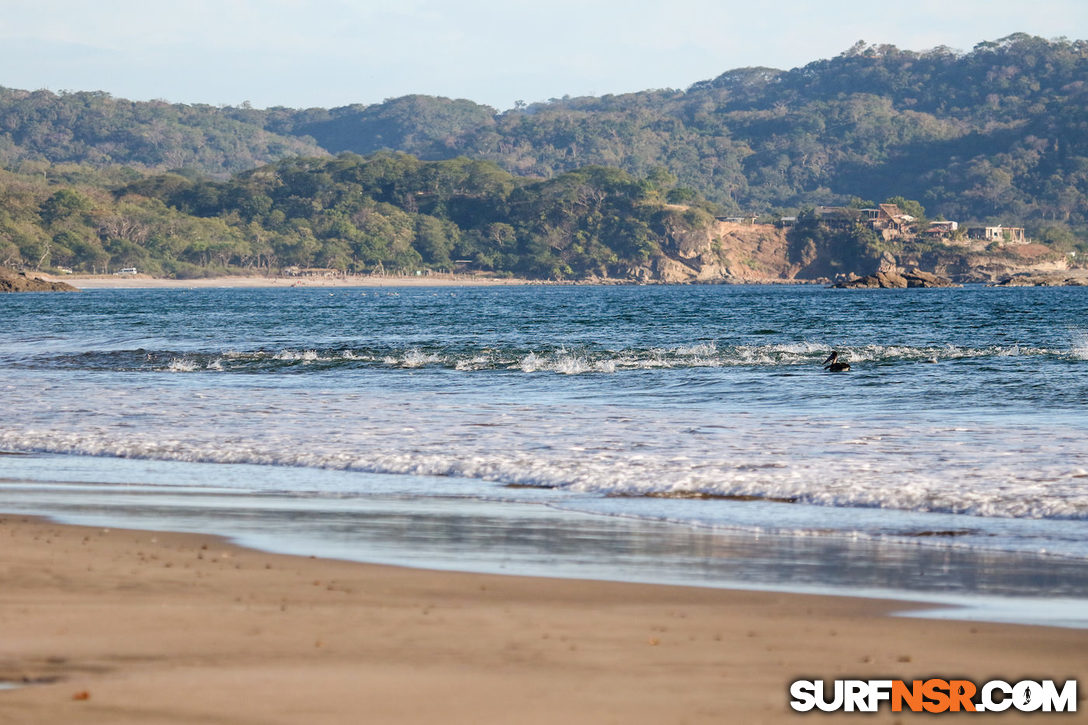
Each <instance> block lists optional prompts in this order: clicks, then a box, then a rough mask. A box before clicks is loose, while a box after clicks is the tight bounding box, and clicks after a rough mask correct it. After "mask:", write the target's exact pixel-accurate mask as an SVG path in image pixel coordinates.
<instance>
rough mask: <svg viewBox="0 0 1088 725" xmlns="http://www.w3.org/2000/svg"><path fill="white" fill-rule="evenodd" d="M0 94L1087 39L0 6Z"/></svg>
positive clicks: (559, 1)
mask: <svg viewBox="0 0 1088 725" xmlns="http://www.w3.org/2000/svg"><path fill="white" fill-rule="evenodd" d="M0 9H2V11H3V12H2V13H0V68H2V69H3V71H2V73H0V86H6V87H8V88H25V89H30V90H35V89H38V88H48V89H50V90H54V91H58V90H103V91H107V92H109V93H111V94H113V95H115V96H119V97H123V98H131V99H134V100H148V99H152V98H161V99H165V100H168V101H171V102H180V103H210V104H215V105H218V104H229V105H237V104H240V103H242V102H244V101H249V102H251V103H252V104H253V105H254V106H257V107H262V108H263V107H268V106H275V105H283V106H292V107H308V106H323V107H332V106H341V105H346V104H349V103H377V102H380V101H382V100H384V99H386V98H393V97H396V96H402V95H406V94H409V93H425V94H430V95H441V96H448V97H453V98H469V99H471V100H474V101H477V102H479V103H486V104H488V105H491V106H494V107H496V108H497V109H499V110H504V109H507V108H510V107H511V106H513V105H514V102H515V101H517V100H524V101H526V102H530V103H531V102H533V101H541V100H547V99H548V98H553V97H560V96H563V95H572V96H579V95H602V94H605V93H623V92H627V91H637V90H644V89H647V88H686V87H687V86H689V85H691V84H692V83H694V82H696V81H700V80H705V79H708V78H713V77H715V76H717V75H719V74H720V73H722V72H724V71H726V70H730V69H732V68H738V67H743V66H751V65H765V66H773V67H778V68H792V67H796V66H799V65H804V64H805V63H807V62H809V61H811V60H816V59H818V58H827V57H831V56H834V55H837V54H839V53H841V52H842V51H843V50H845V49H846V48H848V47H850V46H851V45H853V43H854V42H855V41H857V40H866V41H868V42H874V43H892V44H895V45H898V46H899V47H901V48H909V49H912V50H925V49H928V48H932V47H934V46H937V45H947V46H950V47H952V48H955V49H958V50H964V51H966V50H970V49H971V48H972V47H973V46H974V45H975V44H976V43H978V42H979V41H982V40H995V39H997V38H1000V37H1003V36H1006V35H1009V34H1011V33H1014V32H1027V33H1031V34H1033V35H1041V36H1043V37H1047V38H1052V37H1058V36H1065V37H1068V38H1071V39H1077V38H1088V2H1085V0H1034V1H1033V2H1023V0H1017V1H1016V2H1013V1H1012V0H988V1H982V0H912V1H911V2H898V3H884V2H878V1H874V0H868V1H867V2H858V1H856V0H823V1H822V2H808V1H802V0H765V1H764V2H762V3H756V2H751V0H748V1H747V2H735V1H734V0H717V1H715V0H670V2H661V0H656V1H655V2H649V1H648V0H598V1H594V0H540V1H537V2H525V1H523V0H447V1H445V2H443V1H441V0H392V1H389V2H385V1H383V2H377V1H373V0H184V2H177V1H176V0H169V1H168V2H164V1H161V0H100V1H99V2H86V0H78V1H76V0H3V3H2V5H0Z"/></svg>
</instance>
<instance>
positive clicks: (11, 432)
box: [0, 285, 1088, 620]
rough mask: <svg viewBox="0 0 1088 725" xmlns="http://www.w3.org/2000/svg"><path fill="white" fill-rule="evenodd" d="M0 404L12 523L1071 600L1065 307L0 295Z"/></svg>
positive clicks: (1074, 590) (648, 291) (1085, 366)
mask: <svg viewBox="0 0 1088 725" xmlns="http://www.w3.org/2000/svg"><path fill="white" fill-rule="evenodd" d="M832 350H835V351H838V352H839V355H840V360H845V361H846V362H849V363H850V365H851V370H850V372H848V373H838V374H834V373H828V372H825V371H824V370H823V368H822V362H823V361H824V359H825V358H826V357H827V356H828V355H829V353H830V352H831V351H832ZM0 396H2V397H0V400H2V401H3V415H2V416H0V449H2V450H3V451H4V452H5V453H6V454H8V455H3V456H0V479H3V483H0V510H3V511H9V512H12V511H24V512H28V513H39V514H45V515H50V516H54V517H57V518H59V519H61V520H70V521H75V522H83V523H87V522H93V523H96V524H102V525H116V526H123V525H134V526H145V527H148V528H155V527H159V528H176V529H184V530H202V531H209V532H212V533H222V534H224V535H228V536H233V537H235V538H238V539H239V540H242V541H243V542H245V543H252V544H255V545H259V546H264V547H265V548H273V549H277V550H283V551H292V552H295V553H318V554H323V555H334V556H341V557H343V558H354V559H360V560H367V561H381V562H387V563H399V564H410V565H420V566H441V567H447V568H463V569H476V570H496V571H498V570H501V571H508V572H510V573H530V574H557V575H563V576H568V575H569V576H594V577H599V578H626V579H640V580H648V581H675V582H682V583H697V584H703V585H711V586H750V587H772V588H787V589H791V590H798V591H801V590H806V591H807V590H817V591H843V592H846V593H873V592H876V593H881V592H892V593H896V595H903V594H904V593H909V594H910V595H911V596H915V597H923V598H924V597H926V596H930V595H935V594H938V593H941V592H944V593H945V595H947V594H948V593H950V592H951V593H958V594H963V595H972V596H973V595H976V594H977V595H986V596H997V595H1000V596H1004V597H1012V598H1020V597H1026V598H1029V599H1031V601H1032V602H1033V603H1032V604H1031V605H1030V607H1028V609H1035V610H1040V611H1041V609H1042V608H1044V607H1043V605H1042V604H1041V601H1043V600H1046V601H1050V602H1057V601H1067V600H1068V601H1071V602H1074V605H1073V606H1074V608H1076V607H1079V605H1080V603H1081V601H1082V600H1083V599H1084V598H1085V597H1088V414H1086V410H1085V407H1086V405H1088V290H1086V289H1084V288H1014V289H998V288H987V287H966V288H957V289H939V290H830V289H824V288H822V287H817V286H615V287H608V286H563V285H540V286H536V285H526V286H510V287H434V288H428V287H403V288H396V287H370V288H292V289H155V290H92V291H87V292H84V293H80V294H22V295H9V296H6V297H3V298H0ZM946 598H947V597H946ZM1085 611H1088V609H1086V610H1085ZM1013 618H1018V619H1021V620H1023V619H1029V618H1030V617H1028V616H1027V615H1025V614H1024V609H1023V608H1021V611H1020V612H1019V614H1016V615H1014V616H1013ZM1059 618H1060V619H1063V620H1072V619H1076V617H1071V616H1070V609H1069V608H1068V607H1066V608H1065V609H1064V610H1063V614H1062V615H1061V616H1060V617H1059Z"/></svg>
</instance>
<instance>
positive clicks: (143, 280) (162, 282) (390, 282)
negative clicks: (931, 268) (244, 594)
mask: <svg viewBox="0 0 1088 725" xmlns="http://www.w3.org/2000/svg"><path fill="white" fill-rule="evenodd" d="M37 276H38V277H40V278H41V279H43V280H45V281H47V282H64V283H67V284H70V285H72V286H73V287H76V288H77V289H79V290H88V289H198V288H199V289H266V288H284V287H287V288H291V287H296V288H297V287H307V288H309V287H316V288H325V287H328V288H338V287H526V286H553V287H554V286H559V287H617V286H631V287H637V286H664V285H667V284H669V283H666V282H660V281H646V282H641V281H638V280H634V279H603V278H602V279H592V280H546V279H526V278H522V277H484V276H480V275H473V274H431V275H427V276H414V275H411V276H387V277H376V276H372V275H341V276H330V277H319V276H302V277H288V276H282V275H281V276H272V277H266V276H243V275H237V276H235V275H226V276H222V277H199V278H195V279H169V278H166V277H151V276H150V275H146V274H137V275H126V276H119V275H113V274H110V275H102V274H100V275H83V274H76V275H51V274H45V273H40V274H38V275H37ZM680 284H696V285H731V286H751V285H800V286H805V285H826V284H828V280H822V279H816V280H808V279H778V278H771V279H761V280H733V281H730V280H718V281H712V282H687V283H680Z"/></svg>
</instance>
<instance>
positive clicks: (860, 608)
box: [0, 516, 1088, 725]
mask: <svg viewBox="0 0 1088 725" xmlns="http://www.w3.org/2000/svg"><path fill="white" fill-rule="evenodd" d="M0 552H2V554H0V680H8V681H23V680H24V678H25V679H26V680H28V681H31V682H37V683H38V684H31V685H28V686H25V687H21V688H18V689H14V690H10V691H0V722H3V723H111V724H127V723H140V724H142V725H146V724H148V723H253V724H257V723H306V724H310V723H352V724H353V725H354V724H356V723H561V724H562V725H575V724H577V723H593V724H594V725H597V724H599V723H624V724H629V723H654V724H655V725H656V724H658V723H760V722H767V723H773V722H781V721H783V720H791V719H793V718H795V717H799V718H809V719H812V718H815V719H816V720H821V721H824V720H826V719H827V718H826V717H820V716H818V715H796V714H793V713H792V712H791V711H790V710H789V709H788V696H787V688H788V683H789V682H790V681H791V680H793V679H795V678H797V677H799V676H809V677H816V678H827V679H834V678H836V677H844V676H860V677H865V678H868V677H891V678H900V677H902V678H906V679H911V678H915V677H922V678H925V677H929V676H933V675H945V676H952V675H955V676H965V677H967V678H969V679H972V680H975V681H980V680H987V679H990V678H993V677H1001V678H1003V679H1006V680H1010V681H1015V680H1017V679H1021V678H1026V677H1034V678H1041V677H1054V678H1063V679H1064V678H1068V677H1074V676H1080V677H1082V678H1083V676H1084V675H1086V674H1088V666H1086V665H1088V632H1085V631H1078V630H1061V629H1051V628H1045V627H1027V626H1013V625H998V624H981V623H978V624H976V623H961V622H949V621H925V620H915V619H901V618H891V617H888V616H887V613H888V611H889V610H890V609H892V608H900V609H901V608H902V607H903V605H897V604H895V603H890V602H882V601H871V600H864V599H852V598H838V597H819V596H804V595H790V594H776V593H759V592H743V591H721V590H711V589H695V588H684V587H665V586H646V585H634V584H616V583H603V582H590V581H568V580H550V579H533V578H521V577H501V576H483V575H474V574H456V573H442V572H433V571H422V570H412V569H401V568H395V567H382V566H371V565H362V564H355V563H348V562H340V561H327V560H319V559H308V558H299V557H289V556H276V555H271V554H265V553H261V552H259V551H253V550H247V549H242V548H238V547H235V546H232V545H229V544H227V543H225V542H224V541H223V540H221V539H217V538H214V537H207V536H192V535H181V534H170V533H152V532H143V531H124V530H117V529H113V530H109V529H99V528H84V527H75V526H61V525H57V524H53V523H50V522H47V521H38V520H35V519H27V518H24V517H21V516H0ZM1082 684H1083V680H1082ZM1083 697H1084V695H1083V693H1082V694H1081V698H1082V699H1081V703H1080V708H1079V709H1080V710H1081V712H1080V713H1078V714H1077V715H1075V716H1073V717H1072V718H1071V717H1069V716H1060V715H1059V716H1056V719H1057V720H1059V721H1061V722H1071V721H1076V720H1081V721H1082V720H1083V717H1084V713H1083V711H1084V709H1085V705H1084V701H1083ZM928 717H932V716H928ZM1042 717H1047V715H1042ZM1050 717H1054V716H1050ZM837 719H850V720H854V721H861V722H867V723H872V722H895V721H899V720H901V719H911V717H910V716H904V715H902V714H893V713H891V712H888V711H887V710H886V709H885V710H884V711H882V712H881V713H879V714H877V715H876V716H873V715H858V714H854V715H841V716H839V717H838V718H837ZM1004 719H1006V720H1009V721H1016V719H1017V718H1016V717H1013V718H1011V719H1008V718H1004Z"/></svg>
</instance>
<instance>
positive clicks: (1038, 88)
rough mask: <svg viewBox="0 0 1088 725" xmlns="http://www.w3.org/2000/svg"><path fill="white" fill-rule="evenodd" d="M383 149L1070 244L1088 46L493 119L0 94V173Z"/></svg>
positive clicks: (890, 64)
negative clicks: (614, 174)
mask: <svg viewBox="0 0 1088 725" xmlns="http://www.w3.org/2000/svg"><path fill="white" fill-rule="evenodd" d="M315 144H316V145H315ZM381 149H391V150H399V151H404V152H406V153H410V154H412V155H414V156H417V157H419V158H422V159H426V160H437V159H450V158H455V157H458V156H467V157H470V158H476V159H485V160H490V161H494V162H495V163H497V164H498V165H500V166H501V167H502V168H504V169H506V170H507V171H509V172H511V173H513V174H517V175H529V176H541V177H550V176H555V175H556V174H559V173H562V172H564V171H569V170H572V169H576V168H580V167H583V166H587V165H603V166H615V167H618V168H622V169H624V170H625V171H627V172H628V173H631V174H634V175H636V176H646V175H648V174H649V173H650V172H651V171H652V170H654V169H655V168H658V167H660V168H664V169H665V170H667V171H668V172H669V173H671V174H673V175H675V176H676V177H677V178H678V179H679V181H680V186H681V187H688V188H690V189H692V190H693V191H695V192H697V193H698V194H700V195H703V196H705V197H706V198H708V199H710V200H713V201H716V202H719V203H721V204H722V205H724V206H723V208H724V209H725V210H726V211H733V212H737V213H740V212H746V213H747V212H751V213H762V212H777V211H791V212H792V211H798V210H800V209H803V208H805V207H809V206H813V205H815V204H821V203H822V204H833V203H845V202H848V201H849V200H850V199H851V198H854V197H860V198H863V199H870V200H872V199H880V198H884V197H887V196H892V195H903V196H906V197H909V198H914V199H918V200H919V201H921V202H922V203H923V204H924V205H925V206H926V208H927V209H928V210H929V212H930V214H931V215H933V216H936V215H943V216H945V217H948V218H950V219H960V220H970V221H992V222H999V221H1000V222H1004V223H1007V224H1008V223H1015V224H1026V225H1028V226H1029V228H1034V229H1038V228H1040V227H1042V226H1048V225H1049V226H1052V225H1055V224H1056V225H1059V226H1060V225H1070V226H1072V227H1073V228H1075V229H1077V230H1079V231H1081V232H1083V231H1084V230H1085V228H1086V227H1088V42H1086V41H1079V40H1078V41H1066V40H1053V41H1048V40H1044V39H1041V38H1036V37H1031V36H1028V35H1024V34H1016V35H1012V36H1009V37H1007V38H1004V39H1002V40H999V41H995V42H984V43H980V44H979V45H978V46H976V47H975V48H974V49H973V50H972V51H971V52H969V53H965V54H959V53H955V52H953V51H951V50H949V49H946V48H938V49H935V50H930V51H926V52H914V51H908V50H900V49H897V48H895V47H892V46H870V45H865V44H863V43H859V44H858V45H856V46H855V47H854V48H851V49H849V50H848V51H846V52H844V53H843V54H841V55H839V56H838V57H835V58H832V59H829V60H820V61H815V62H813V63H810V64H808V65H806V66H804V67H801V68H795V69H793V70H787V71H782V70H775V69H770V68H746V69H739V70H733V71H729V72H727V73H724V74H722V75H721V76H719V77H717V78H715V79H713V80H709V81H705V82H701V83H696V84H695V85H693V86H692V87H691V88H689V89H687V90H686V91H680V90H655V91H646V92H642V93H633V94H627V95H622V96H604V97H601V98H573V99H571V98H565V99H553V100H552V101H550V102H547V103H538V104H533V105H530V106H527V107H525V106H523V107H519V108H517V109H513V110H511V111H507V112H505V113H497V112H496V111H495V110H494V109H492V108H489V107H487V106H482V105H479V104H476V103H473V102H471V101H466V100H456V101H455V100H450V99H444V98H433V97H426V96H407V97H404V98H398V99H392V100H389V101H386V102H385V103H381V104H377V105H373V106H347V107H343V108H336V109H331V110H329V109H306V110H294V109H288V108H273V109H267V110H260V109H253V108H248V107H247V108H215V107H211V106H185V105H178V104H166V103H162V102H153V103H132V102H128V101H122V100H119V99H112V98H110V97H109V96H107V95H106V94H102V93H71V94H62V95H54V94H51V93H48V92H34V93H28V92H25V91H0V160H2V161H3V163H5V165H7V166H8V167H9V168H12V167H13V166H15V165H17V164H18V162H20V161H24V160H27V159H30V160H35V159H36V160H44V161H48V162H52V163H65V162H75V163H84V164H93V165H96V166H106V165H110V164H113V165H127V166H136V167H139V168H150V169H153V170H160V171H161V170H169V169H177V168H185V167H188V168H191V169H194V170H196V171H198V172H200V173H204V174H211V175H213V176H218V177H224V176H225V175H227V174H228V173H230V172H233V171H238V170H244V169H250V168H253V167H255V166H258V165H260V164H261V163H266V162H268V161H271V160H275V159H278V158H284V157H288V156H295V155H319V154H320V153H322V152H331V153H339V152H341V151H352V152H356V153H360V154H369V153H372V152H374V151H377V150H381Z"/></svg>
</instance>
